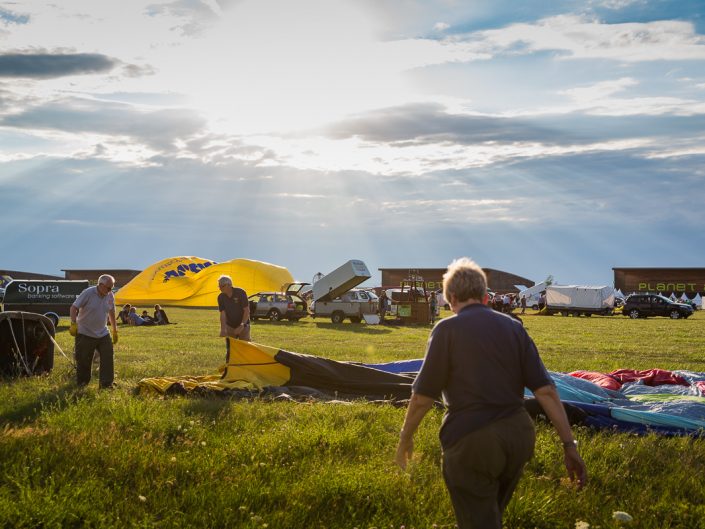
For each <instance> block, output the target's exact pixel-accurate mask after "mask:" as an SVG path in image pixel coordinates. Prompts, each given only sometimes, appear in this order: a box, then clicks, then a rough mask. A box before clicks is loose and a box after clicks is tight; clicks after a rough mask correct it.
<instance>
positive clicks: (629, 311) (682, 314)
mask: <svg viewBox="0 0 705 529" xmlns="http://www.w3.org/2000/svg"><path fill="white" fill-rule="evenodd" d="M622 314H624V315H625V316H629V317H630V318H632V319H636V318H646V317H647V316H668V317H669V318H673V319H674V320H677V319H678V318H687V317H689V316H692V314H693V307H691V306H690V305H686V304H685V303H676V302H673V301H671V300H670V299H668V298H667V297H664V296H659V295H658V294H632V295H631V296H629V297H627V299H626V301H625V302H624V307H623V308H622Z"/></svg>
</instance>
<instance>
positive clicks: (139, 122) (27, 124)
mask: <svg viewBox="0 0 705 529" xmlns="http://www.w3.org/2000/svg"><path fill="white" fill-rule="evenodd" d="M0 126H5V127H16V128H20V129H28V130H34V129H40V130H56V131H63V132H66V133H72V134H82V133H93V134H100V135H108V136H117V137H131V138H135V139H137V140H139V141H141V142H144V143H145V144H148V145H150V146H152V147H154V148H156V149H160V150H161V149H166V148H169V147H173V143H174V141H176V140H177V139H180V138H181V139H186V138H188V137H190V136H192V135H193V134H195V133H197V132H198V131H199V130H200V129H201V128H202V127H203V126H204V120H203V119H202V118H201V117H199V116H198V115H197V114H196V113H195V112H193V111H191V110H181V109H165V110H140V109H138V108H136V107H134V106H131V105H124V104H120V103H110V102H102V101H94V100H89V99H79V98H71V99H64V100H58V101H52V102H49V103H45V104H42V105H39V106H36V107H32V108H29V109H27V110H24V111H22V112H18V113H15V114H10V115H7V116H5V117H4V118H3V119H2V120H1V121H0Z"/></svg>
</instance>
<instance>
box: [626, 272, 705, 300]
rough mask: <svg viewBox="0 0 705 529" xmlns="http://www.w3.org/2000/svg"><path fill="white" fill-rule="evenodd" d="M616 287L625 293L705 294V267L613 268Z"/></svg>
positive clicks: (689, 295) (692, 295)
mask: <svg viewBox="0 0 705 529" xmlns="http://www.w3.org/2000/svg"><path fill="white" fill-rule="evenodd" d="M612 270H613V271H614V287H615V288H618V289H619V290H621V291H622V292H623V293H624V294H631V293H633V292H651V293H658V292H660V293H661V294H665V295H670V294H672V293H673V294H676V295H677V296H680V295H682V294H685V295H686V296H688V297H689V298H691V299H692V298H693V297H695V295H696V294H700V295H701V296H703V295H705V268H612Z"/></svg>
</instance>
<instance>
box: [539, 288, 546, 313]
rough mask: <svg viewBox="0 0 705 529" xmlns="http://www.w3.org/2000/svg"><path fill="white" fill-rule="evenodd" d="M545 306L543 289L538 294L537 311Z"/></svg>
mask: <svg viewBox="0 0 705 529" xmlns="http://www.w3.org/2000/svg"><path fill="white" fill-rule="evenodd" d="M545 306H546V291H545V290H544V291H543V292H541V294H539V311H542V310H543V308H544V307H545Z"/></svg>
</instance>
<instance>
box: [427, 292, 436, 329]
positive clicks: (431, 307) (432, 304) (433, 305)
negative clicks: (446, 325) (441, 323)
mask: <svg viewBox="0 0 705 529" xmlns="http://www.w3.org/2000/svg"><path fill="white" fill-rule="evenodd" d="M428 308H429V311H430V312H431V325H433V324H434V323H435V322H436V311H437V310H438V298H437V297H436V292H435V291H434V292H431V298H430V299H429V300H428Z"/></svg>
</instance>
